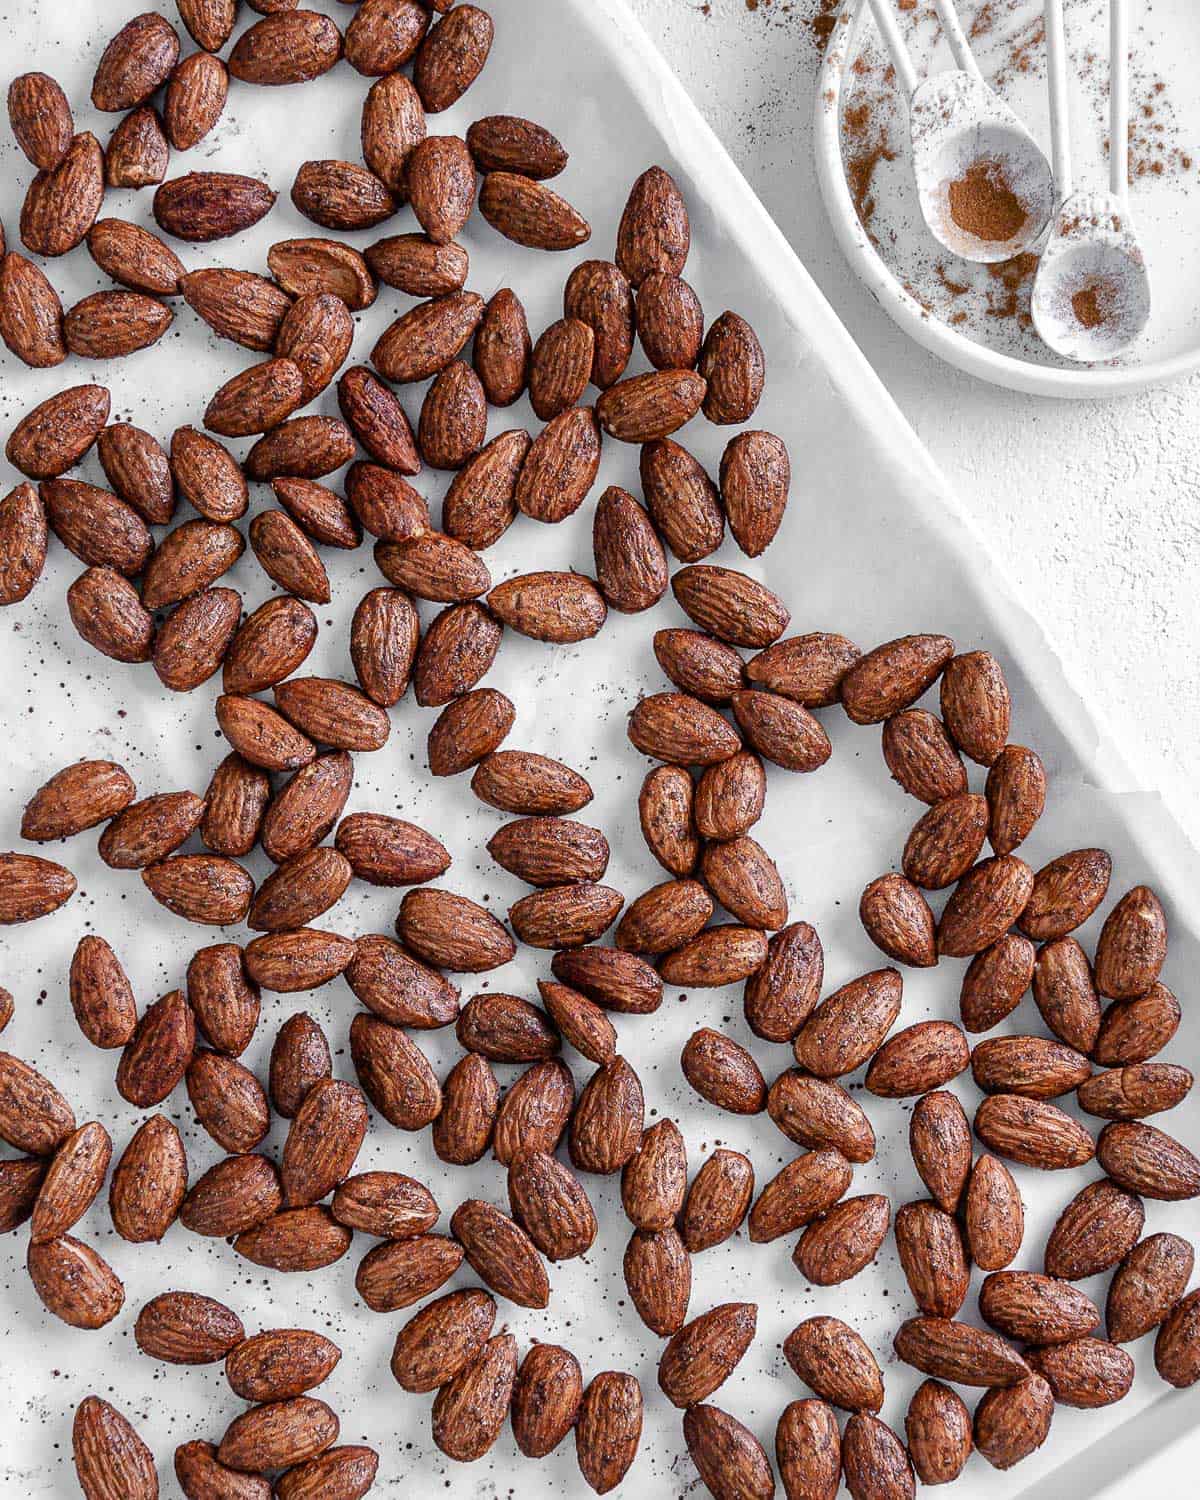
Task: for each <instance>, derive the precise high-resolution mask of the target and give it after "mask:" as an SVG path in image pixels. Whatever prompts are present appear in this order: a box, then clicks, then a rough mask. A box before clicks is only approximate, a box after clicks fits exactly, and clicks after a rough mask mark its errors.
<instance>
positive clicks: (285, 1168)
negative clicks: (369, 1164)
mask: <svg viewBox="0 0 1200 1500" xmlns="http://www.w3.org/2000/svg"><path fill="white" fill-rule="evenodd" d="M366 1132H367V1106H366V1103H365V1102H364V1100H363V1097H362V1095H361V1094H360V1093H359V1091H358V1090H357V1089H356V1088H354V1087H353V1086H352V1085H350V1084H348V1083H341V1082H339V1081H337V1080H335V1079H321V1080H320V1081H319V1082H317V1083H315V1084H314V1085H313V1086H312V1088H311V1089H310V1090H309V1091H308V1093H307V1094H306V1095H305V1097H304V1102H303V1103H302V1104H301V1106H300V1108H299V1109H298V1110H297V1111H296V1115H295V1118H294V1119H293V1121H292V1125H291V1129H290V1130H289V1131H288V1138H287V1141H286V1142H285V1143H284V1148H283V1163H282V1173H281V1175H282V1179H283V1192H284V1197H285V1198H286V1200H287V1202H288V1204H289V1205H290V1206H291V1207H293V1208H303V1207H306V1206H307V1205H308V1204H311V1203H317V1202H319V1201H320V1199H322V1198H324V1197H325V1196H326V1195H327V1194H328V1193H330V1192H332V1191H333V1189H334V1188H335V1187H336V1186H337V1185H338V1184H339V1183H340V1182H341V1181H342V1180H343V1179H344V1178H345V1177H347V1176H349V1174H350V1171H351V1169H352V1167H353V1166H354V1158H355V1157H356V1156H357V1155H358V1151H359V1147H360V1146H361V1145H362V1143H363V1138H364V1137H365V1135H366Z"/></svg>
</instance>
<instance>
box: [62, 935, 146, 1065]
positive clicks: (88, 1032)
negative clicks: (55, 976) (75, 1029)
mask: <svg viewBox="0 0 1200 1500" xmlns="http://www.w3.org/2000/svg"><path fill="white" fill-rule="evenodd" d="M70 993H71V1009H72V1010H73V1011H74V1012H75V1020H76V1021H77V1022H78V1024H79V1029H80V1031H82V1032H83V1034H84V1036H85V1037H87V1039H88V1041H89V1042H91V1044H92V1045H93V1046H94V1047H109V1048H111V1047H123V1046H124V1045H125V1043H126V1042H127V1041H128V1040H129V1038H130V1037H131V1036H132V1035H133V1030H134V1027H135V1026H136V1025H137V1002H136V1001H135V1000H134V996H133V988H132V986H131V985H130V983H129V979H128V977H127V976H126V974H125V970H124V969H123V968H122V967H121V962H120V960H119V959H118V958H117V955H116V954H115V953H114V952H113V950H112V948H111V947H110V946H109V944H108V942H107V941H106V940H105V939H104V938H102V937H99V936H97V935H96V934H94V933H88V934H87V935H86V936H84V937H82V938H80V940H79V943H78V945H77V946H76V948H75V952H74V954H73V955H72V958H71V972H70Z"/></svg>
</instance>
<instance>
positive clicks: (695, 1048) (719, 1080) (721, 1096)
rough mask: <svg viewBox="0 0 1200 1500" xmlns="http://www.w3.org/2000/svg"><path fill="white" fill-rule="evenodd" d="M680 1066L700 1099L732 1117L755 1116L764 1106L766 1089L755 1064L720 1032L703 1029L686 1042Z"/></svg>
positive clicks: (740, 1048) (744, 1050) (747, 1053)
mask: <svg viewBox="0 0 1200 1500" xmlns="http://www.w3.org/2000/svg"><path fill="white" fill-rule="evenodd" d="M680 1065H681V1067H682V1068H683V1075H684V1077H685V1078H686V1079H687V1081H688V1082H689V1083H690V1084H691V1086H692V1087H693V1088H694V1089H695V1090H696V1092H697V1093H698V1094H700V1095H701V1097H702V1098H705V1099H707V1100H708V1102H709V1103H710V1104H715V1105H716V1106H717V1108H718V1109H727V1110H729V1111H730V1112H731V1113H733V1114H739V1115H753V1114H758V1113H759V1111H760V1110H762V1109H763V1108H764V1106H765V1105H766V1102H767V1085H766V1083H765V1081H764V1079H763V1076H762V1073H761V1072H760V1071H759V1067H758V1064H757V1063H756V1062H755V1061H754V1059H753V1057H751V1055H750V1054H749V1052H747V1051H746V1049H745V1048H744V1047H740V1046H739V1045H738V1044H737V1043H736V1042H735V1041H733V1040H732V1038H730V1037H727V1036H723V1035H722V1034H721V1033H720V1032H719V1031H713V1030H711V1029H710V1028H708V1027H702V1028H701V1029H700V1030H699V1031H695V1032H693V1033H692V1035H691V1036H690V1037H689V1038H688V1041H687V1043H686V1045H685V1046H684V1049H683V1053H682V1056H681V1057H680Z"/></svg>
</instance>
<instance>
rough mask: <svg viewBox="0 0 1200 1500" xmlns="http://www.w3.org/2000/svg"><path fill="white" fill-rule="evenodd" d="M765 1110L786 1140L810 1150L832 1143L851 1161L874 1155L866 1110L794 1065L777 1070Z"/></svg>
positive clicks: (843, 1092) (846, 1094)
mask: <svg viewBox="0 0 1200 1500" xmlns="http://www.w3.org/2000/svg"><path fill="white" fill-rule="evenodd" d="M767 1112H768V1113H769V1114H770V1116H771V1119H772V1121H773V1122H774V1123H775V1125H776V1126H778V1128H779V1129H780V1130H781V1131H782V1132H783V1134H784V1135H786V1136H787V1138H788V1140H790V1141H795V1143H796V1144H797V1145H798V1146H805V1147H807V1148H808V1149H809V1150H810V1151H818V1150H820V1149H821V1147H823V1146H832V1147H834V1148H835V1149H836V1150H838V1151H840V1152H841V1153H842V1155H843V1156H844V1157H845V1158H846V1160H847V1161H852V1162H868V1161H870V1160H872V1158H873V1157H874V1155H875V1132H874V1131H873V1130H872V1129H871V1122H870V1120H869V1119H868V1118H867V1115H866V1112H865V1111H864V1110H863V1109H862V1108H861V1107H860V1106H859V1105H858V1104H857V1103H856V1101H855V1100H854V1099H852V1098H851V1096H850V1095H849V1094H848V1093H847V1092H846V1091H845V1089H843V1088H841V1087H839V1085H838V1084H836V1083H830V1082H829V1081H828V1080H827V1079H824V1078H811V1077H809V1076H808V1075H807V1074H804V1073H801V1072H799V1071H798V1070H796V1069H794V1068H792V1069H789V1070H788V1071H787V1072H786V1073H781V1074H780V1075H779V1077H778V1078H777V1079H776V1080H775V1082H774V1083H773V1084H772V1085H771V1089H770V1092H769V1093H768V1095H767Z"/></svg>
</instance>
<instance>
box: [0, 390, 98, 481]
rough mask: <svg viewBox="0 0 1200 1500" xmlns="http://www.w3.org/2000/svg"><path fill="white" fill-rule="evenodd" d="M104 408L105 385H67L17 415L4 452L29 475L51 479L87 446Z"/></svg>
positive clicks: (75, 460) (70, 465)
mask: <svg viewBox="0 0 1200 1500" xmlns="http://www.w3.org/2000/svg"><path fill="white" fill-rule="evenodd" d="M108 412H109V393H108V390H107V388H106V387H105V386H102V385H74V386H70V387H68V388H67V389H66V390H62V391H59V392H58V393H57V394H56V395H53V396H50V397H48V398H47V399H46V400H45V401H43V402H42V403H41V404H40V405H39V406H35V407H34V408H33V410H32V411H29V412H27V413H26V414H25V416H23V417H22V418H21V420H20V421H19V422H18V423H17V425H16V426H15V427H14V428H13V430H12V432H11V433H10V435H9V438H8V443H7V444H6V446H5V450H4V452H5V456H6V457H7V458H8V461H9V463H11V464H12V465H13V466H14V468H17V469H20V471H21V472H22V474H25V475H27V476H28V478H30V479H53V478H55V477H57V476H58V475H59V474H63V473H65V472H66V471H67V470H68V469H70V468H72V467H73V466H74V465H75V464H77V463H78V462H79V460H80V459H81V458H82V457H83V456H84V454H85V453H86V452H87V451H88V450H89V449H90V448H91V446H92V444H93V443H94V442H95V441H96V438H97V437H98V436H99V434H100V430H101V428H102V427H103V426H104V424H105V423H106V422H107V421H108Z"/></svg>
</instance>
